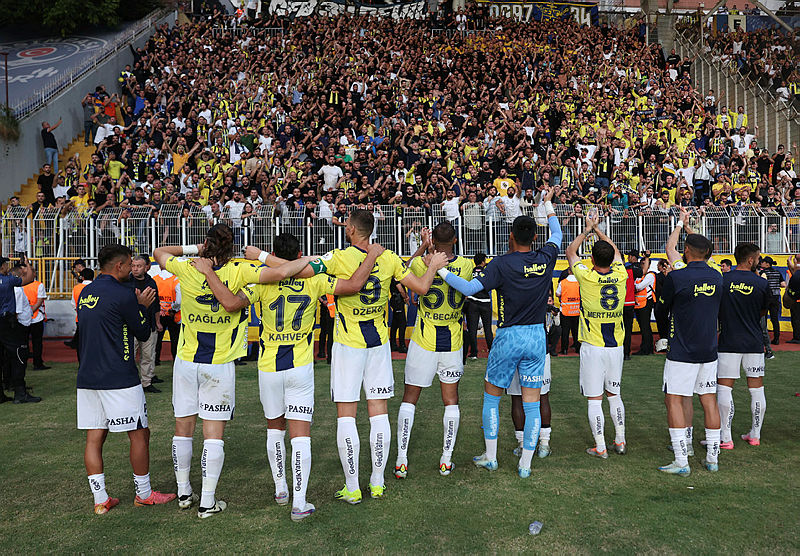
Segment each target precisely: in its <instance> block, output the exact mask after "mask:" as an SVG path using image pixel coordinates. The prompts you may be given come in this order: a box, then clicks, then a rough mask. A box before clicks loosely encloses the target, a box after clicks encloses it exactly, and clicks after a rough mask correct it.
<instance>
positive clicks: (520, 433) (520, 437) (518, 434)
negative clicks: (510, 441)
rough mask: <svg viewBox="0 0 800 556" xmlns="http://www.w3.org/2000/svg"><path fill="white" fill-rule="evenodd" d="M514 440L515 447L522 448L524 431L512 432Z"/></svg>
mask: <svg viewBox="0 0 800 556" xmlns="http://www.w3.org/2000/svg"><path fill="white" fill-rule="evenodd" d="M514 438H516V439H517V445H518V446H522V441H523V439H524V438H525V431H524V430H523V431H514Z"/></svg>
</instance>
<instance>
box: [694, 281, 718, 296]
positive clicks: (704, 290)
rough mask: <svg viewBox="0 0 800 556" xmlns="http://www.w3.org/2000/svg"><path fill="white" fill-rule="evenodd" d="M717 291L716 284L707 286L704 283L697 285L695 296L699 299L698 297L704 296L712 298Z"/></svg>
mask: <svg viewBox="0 0 800 556" xmlns="http://www.w3.org/2000/svg"><path fill="white" fill-rule="evenodd" d="M716 291H717V286H715V285H714V284H706V283H705V282H703V283H702V284H700V285H696V286H695V287H694V296H695V297H697V296H698V295H700V294H703V295H706V296H708V297H711V296H712V295H714V294H715V293H716Z"/></svg>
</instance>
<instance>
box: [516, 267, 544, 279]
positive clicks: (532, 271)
mask: <svg viewBox="0 0 800 556" xmlns="http://www.w3.org/2000/svg"><path fill="white" fill-rule="evenodd" d="M545 270H547V265H546V264H534V265H530V266H528V265H525V266H523V267H522V272H523V273H524V275H525V278H530V277H531V276H543V275H544V272H545Z"/></svg>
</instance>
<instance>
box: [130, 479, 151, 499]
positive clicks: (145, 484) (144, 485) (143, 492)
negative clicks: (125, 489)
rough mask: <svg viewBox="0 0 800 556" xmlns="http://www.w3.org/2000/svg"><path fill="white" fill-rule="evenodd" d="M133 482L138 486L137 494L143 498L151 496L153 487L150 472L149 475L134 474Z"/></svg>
mask: <svg viewBox="0 0 800 556" xmlns="http://www.w3.org/2000/svg"><path fill="white" fill-rule="evenodd" d="M133 484H134V485H135V486H136V496H138V497H139V498H141V499H142V500H146V499H148V498H150V495H151V494H152V493H153V489H152V488H150V473H148V474H147V475H137V474H136V473H134V474H133Z"/></svg>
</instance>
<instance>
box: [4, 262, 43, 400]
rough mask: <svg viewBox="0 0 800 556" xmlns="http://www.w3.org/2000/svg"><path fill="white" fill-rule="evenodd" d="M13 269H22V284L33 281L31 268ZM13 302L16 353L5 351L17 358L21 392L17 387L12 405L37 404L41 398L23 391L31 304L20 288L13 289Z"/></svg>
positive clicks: (20, 266) (23, 266) (8, 355)
mask: <svg viewBox="0 0 800 556" xmlns="http://www.w3.org/2000/svg"><path fill="white" fill-rule="evenodd" d="M15 268H22V269H23V271H24V273H25V274H26V276H27V280H26V278H25V277H23V284H24V283H30V282H31V281H32V279H33V267H32V266H30V265H17V266H16V267H15ZM14 300H15V303H16V313H17V328H16V329H15V330H14V333H13V338H14V340H15V343H18V344H19V347H17V349H16V353H12V352H11V350H10V349H7V350H6V352H7V357H17V358H18V359H19V362H20V363H21V364H22V373H21V376H19V377H17V378H18V380H19V381H20V383H21V384H22V389H23V390H22V392H20V391H19V389H18V387H17V388H16V390H17V391H16V392H15V394H14V403H15V404H18V403H37V402H40V401H42V398H40V397H38V396H33V395H31V394H29V393H28V392H27V390H25V368H26V367H27V366H28V333H29V331H30V326H31V319H32V318H33V312H32V311H31V304H30V302H29V301H28V296H27V295H25V290H24V289H23V288H22V287H15V288H14Z"/></svg>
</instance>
